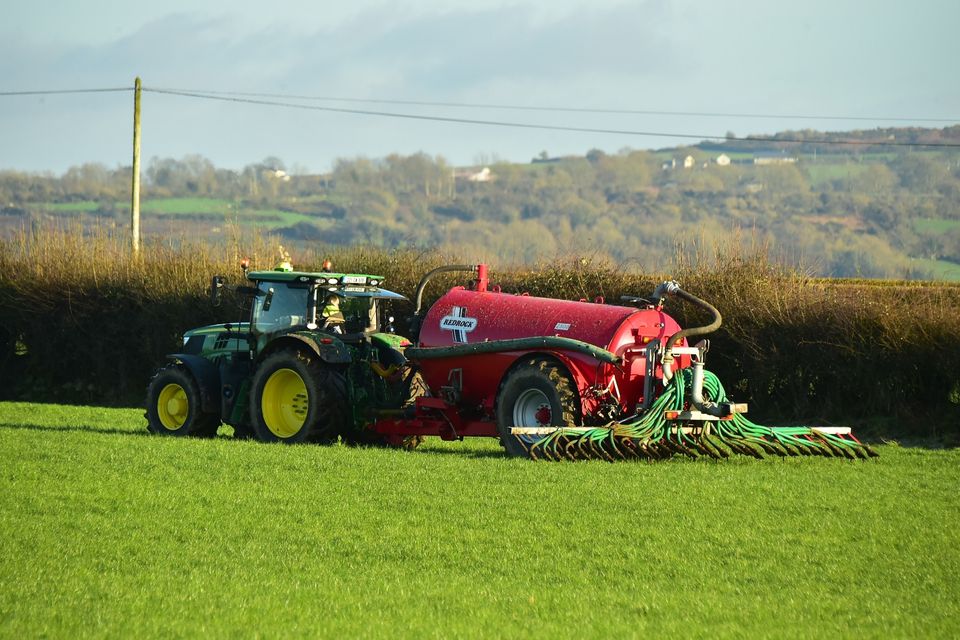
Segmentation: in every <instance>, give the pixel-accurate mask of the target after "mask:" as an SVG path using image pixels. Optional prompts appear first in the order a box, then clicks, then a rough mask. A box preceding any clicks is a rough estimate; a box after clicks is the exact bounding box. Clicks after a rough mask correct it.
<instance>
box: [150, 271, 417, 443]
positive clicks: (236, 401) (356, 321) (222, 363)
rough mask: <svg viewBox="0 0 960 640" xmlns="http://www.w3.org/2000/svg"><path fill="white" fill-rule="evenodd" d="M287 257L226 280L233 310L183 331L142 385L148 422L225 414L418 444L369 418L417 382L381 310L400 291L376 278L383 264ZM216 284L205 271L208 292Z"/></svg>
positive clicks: (315, 432) (302, 434)
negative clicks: (309, 263)
mask: <svg viewBox="0 0 960 640" xmlns="http://www.w3.org/2000/svg"><path fill="white" fill-rule="evenodd" d="M288 267H289V265H285V266H282V267H279V268H278V269H277V270H274V271H252V272H248V273H246V276H247V279H248V280H249V281H250V282H251V283H252V284H253V286H238V287H236V288H235V290H236V292H237V293H238V294H239V295H240V297H241V300H243V304H242V305H241V309H242V313H243V315H244V316H246V317H245V319H244V320H243V321H241V322H237V323H227V324H217V325H211V326H207V327H201V328H199V329H193V330H191V331H187V332H186V333H185V334H184V336H183V349H182V350H181V351H180V352H179V353H175V354H171V355H169V356H168V359H169V360H170V361H171V362H170V364H169V365H168V366H166V367H164V368H162V369H160V370H159V371H157V373H156V375H154V377H153V379H152V380H151V381H150V384H149V386H148V387H147V398H146V408H147V412H146V418H147V421H148V429H149V430H150V431H151V432H153V433H157V434H165V435H173V436H201V437H202V436H207V437H209V436H213V435H215V434H216V433H217V429H218V428H219V427H220V425H221V423H226V424H228V425H230V426H232V427H233V430H234V435H236V436H237V437H253V438H256V439H257V440H260V441H263V442H285V443H298V442H333V441H336V440H337V439H338V438H339V439H342V440H345V441H348V442H361V443H385V444H394V445H402V446H407V447H412V446H416V444H419V441H420V438H419V437H407V438H393V439H390V437H387V436H383V435H379V434H376V433H374V432H372V431H370V430H369V429H367V425H368V424H369V423H370V417H371V416H372V415H373V414H375V413H376V412H377V411H382V410H385V409H396V408H398V407H403V405H404V404H407V403H408V402H410V401H411V399H412V398H413V397H414V396H416V395H418V394H419V393H422V390H423V387H422V383H421V382H420V379H419V375H418V374H417V373H416V372H415V371H414V370H412V369H411V368H410V367H409V366H407V364H406V359H405V358H404V357H403V350H404V349H405V347H407V346H408V345H409V344H410V341H409V340H407V339H406V338H403V337H401V336H398V335H395V334H394V331H393V326H392V322H393V318H392V317H390V316H388V315H387V309H386V307H387V306H388V305H389V303H390V302H391V301H403V300H406V298H405V297H404V296H402V295H400V294H398V293H394V292H392V291H388V290H386V289H383V288H382V287H381V285H382V284H383V277H382V276H377V275H369V274H353V273H331V272H326V271H324V272H302V271H293V270H292V269H291V268H288ZM244 271H245V272H246V268H245V269H244ZM224 286H225V282H224V279H223V278H222V277H220V276H217V277H214V278H213V281H212V283H211V295H212V296H213V299H214V302H215V304H219V302H220V298H221V294H222V289H223V288H224ZM247 313H249V315H248V316H247ZM247 318H248V319H247ZM394 440H396V441H394Z"/></svg>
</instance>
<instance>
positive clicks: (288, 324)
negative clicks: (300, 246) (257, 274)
mask: <svg viewBox="0 0 960 640" xmlns="http://www.w3.org/2000/svg"><path fill="white" fill-rule="evenodd" d="M259 288H260V291H261V292H262V293H261V294H259V295H257V297H256V298H255V300H254V303H253V330H254V332H256V333H259V334H266V333H276V332H278V331H287V330H289V329H291V328H295V327H303V328H306V327H307V325H309V324H310V322H311V320H312V319H311V318H309V317H308V311H309V309H308V307H309V301H310V296H317V298H316V323H317V325H318V327H319V328H320V329H321V330H329V329H331V327H330V326H326V325H327V322H326V320H325V318H324V313H323V311H324V309H325V308H327V305H328V300H329V298H328V296H329V295H330V294H331V293H335V294H336V295H337V297H338V306H339V311H340V313H341V314H342V323H343V326H342V331H338V333H364V332H368V331H376V330H378V329H379V326H378V324H379V323H378V319H379V318H378V316H379V313H378V304H377V303H378V300H377V298H376V297H373V296H374V295H377V294H379V293H380V291H378V290H372V291H371V290H363V291H360V292H355V291H351V290H349V289H343V288H340V289H333V290H323V289H321V290H320V291H319V296H318V295H317V289H316V288H314V287H312V286H308V285H306V284H303V283H299V282H290V283H288V282H260V283H259ZM396 297H397V298H402V296H399V295H397V296H396Z"/></svg>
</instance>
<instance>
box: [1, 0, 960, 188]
mask: <svg viewBox="0 0 960 640" xmlns="http://www.w3.org/2000/svg"><path fill="white" fill-rule="evenodd" d="M0 3H2V12H0V15H2V16H3V17H2V20H0V92H13V91H32V90H51V89H89V88H112V87H132V86H133V82H134V78H135V77H136V76H140V77H141V78H142V79H143V85H144V87H145V88H148V89H150V88H152V89H161V88H162V89H187V90H196V91H218V92H251V93H269V94H284V95H290V96H294V95H297V96H315V97H327V98H344V99H370V100H402V101H421V102H446V103H471V104H492V105H514V106H526V107H567V108H574V109H577V108H579V109H625V110H643V111H669V112H711V113H729V114H744V113H749V114H764V115H801V116H846V117H851V118H912V119H915V121H914V122H913V124H916V125H919V126H944V125H948V124H955V123H957V122H960V82H958V80H957V78H958V72H957V68H956V65H957V61H958V60H960V38H958V37H957V35H956V33H957V27H958V26H960V2H957V0H912V1H910V2H906V1H893V0H874V1H872V2H871V1H867V0H862V1H858V0H804V1H803V2H789V3H787V2H779V1H772V0H742V1H741V0H737V1H734V0H727V1H724V2H720V1H715V0H701V1H696V0H648V1H633V2H622V1H616V0H589V1H581V2H573V1H570V0H513V1H507V0H487V1H480V0H475V1H473V2H452V1H450V0H419V1H407V2H405V1H402V0H401V1H387V2H382V1H378V0H350V1H349V2H346V1H344V2H325V1H307V0H302V1H297V0H271V1H269V2H263V1H262V0H258V1H257V2H253V1H248V0H165V1H163V2H118V1H107V0H85V1H84V2H74V1H69V2H68V1H48V0H32V1H31V2H22V1H14V0H0ZM268 100H271V101H275V102H290V103H294V102H296V103H298V104H304V105H312V106H327V107H335V108H347V109H359V110H370V111H380V112H393V113H400V114H419V115H432V116H440V117H446V118H463V119H473V120H486V121H506V122H516V123H529V124H539V125H544V124H550V125H557V126H565V127H584V128H593V129H611V130H619V131H624V132H627V131H629V132H637V131H642V132H661V133H680V134H693V135H698V136H699V135H704V136H722V135H723V134H725V133H726V132H727V131H733V132H734V133H736V134H738V135H746V134H751V133H773V132H776V131H779V130H784V129H801V128H816V129H821V130H823V129H826V130H847V129H853V128H860V129H864V128H866V129H869V128H874V127H877V126H886V125H898V126H906V125H909V124H911V123H908V122H897V121H892V120H882V119H876V120H870V121H860V120H825V119H817V118H812V119H788V118H764V117H741V116H721V117H707V116H695V115H654V114H609V113H608V114H604V113H583V112H579V113H578V112H562V111H533V110H509V109H492V108H485V109H480V108H458V107H452V106H433V107H423V106H414V105H403V104H384V103H377V102H371V103H360V102H342V101H340V102H338V101H330V100H327V101H319V100H313V101H303V100H294V99H292V98H289V99H288V98H269V99H268ZM132 107H133V97H132V93H96V94H69V95H44V96H36V95H34V96H0V169H18V170H26V171H52V172H54V173H58V174H59V173H61V172H63V171H65V170H66V169H67V168H69V167H70V166H73V165H79V164H82V163H85V162H100V163H103V164H106V165H107V166H109V167H116V166H122V165H129V163H130V157H131V147H132V145H131V137H132V119H133V118H132ZM925 118H928V119H929V118H933V119H942V120H940V121H939V122H930V121H923V120H922V119H925ZM684 142H689V141H685V140H684V139H680V138H669V137H649V136H638V135H630V134H627V133H620V134H610V133H582V132H561V131H546V130H534V129H517V128H509V127H491V126H483V125H469V124H459V123H451V122H425V121H417V120H410V119H398V118H388V117H383V116H371V115H359V114H346V113H333V112H325V111H319V110H308V109H294V108H286V107H280V106H270V105H262V104H247V103H240V102H224V101H213V100H203V99H197V98H188V97H182V96H175V95H168V94H161V93H155V92H145V93H144V94H143V160H144V162H145V163H147V162H149V160H150V158H152V157H174V158H181V157H183V156H185V155H188V154H200V155H202V156H205V157H207V158H209V159H210V160H212V161H213V162H214V163H215V164H216V165H217V166H220V167H227V168H236V169H239V168H242V167H243V166H245V165H247V164H251V163H255V162H259V161H261V160H263V159H264V158H266V157H268V156H276V157H278V158H280V159H281V160H283V161H284V163H285V164H286V166H287V167H288V168H289V169H297V170H300V171H310V172H323V171H327V170H329V169H330V167H331V166H332V164H333V162H334V161H335V160H336V159H337V158H344V157H346V158H352V157H357V156H367V157H382V156H385V155H388V154H390V153H394V152H396V153H401V154H410V153H416V152H418V151H423V152H425V153H427V154H430V155H442V156H443V157H445V158H446V159H447V160H448V161H450V162H453V163H455V164H458V165H466V164H474V163H482V162H484V161H489V160H491V159H497V158H499V159H503V160H511V161H521V162H525V161H528V160H529V159H530V158H532V157H533V156H535V155H538V154H539V153H540V152H541V151H547V152H548V153H549V154H550V155H563V154H578V155H582V154H584V153H585V152H586V151H588V150H589V149H591V148H599V149H603V150H605V151H608V152H616V151H618V150H620V149H622V148H624V147H632V148H636V149H644V148H657V147H665V146H674V145H677V144H682V143H684Z"/></svg>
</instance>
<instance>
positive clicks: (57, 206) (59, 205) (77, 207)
mask: <svg viewBox="0 0 960 640" xmlns="http://www.w3.org/2000/svg"><path fill="white" fill-rule="evenodd" d="M40 208H42V209H45V210H47V211H51V212H53V213H90V212H93V211H96V210H97V209H99V208H100V203H99V202H94V201H92V200H84V201H82V202H45V203H43V204H41V205H40Z"/></svg>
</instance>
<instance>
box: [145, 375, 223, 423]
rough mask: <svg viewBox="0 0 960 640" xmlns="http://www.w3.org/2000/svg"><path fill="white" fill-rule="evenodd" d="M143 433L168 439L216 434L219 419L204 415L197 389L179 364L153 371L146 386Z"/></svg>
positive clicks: (191, 377)
mask: <svg viewBox="0 0 960 640" xmlns="http://www.w3.org/2000/svg"><path fill="white" fill-rule="evenodd" d="M146 415H147V429H148V430H149V431H150V432H151V433H157V434H161V435H169V436H202V437H210V436H214V435H216V433H217V428H218V427H219V426H220V416H218V415H217V414H215V413H205V412H204V411H203V407H202V405H201V400H200V385H198V384H197V381H196V380H195V379H194V377H193V375H191V374H190V372H189V371H187V369H186V368H185V367H184V366H183V365H179V364H175V365H171V366H169V367H165V368H163V369H160V370H159V371H157V373H156V375H154V377H153V379H152V380H151V381H150V384H149V385H148V386H147V414H146Z"/></svg>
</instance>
